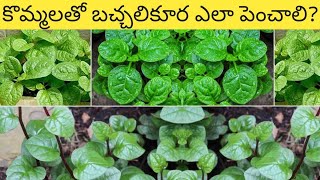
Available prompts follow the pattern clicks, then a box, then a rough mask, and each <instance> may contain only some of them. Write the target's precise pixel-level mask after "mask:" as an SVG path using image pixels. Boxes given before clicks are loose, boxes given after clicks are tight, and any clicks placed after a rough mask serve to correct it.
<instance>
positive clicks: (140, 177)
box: [120, 166, 154, 180]
mask: <svg viewBox="0 0 320 180" xmlns="http://www.w3.org/2000/svg"><path fill="white" fill-rule="evenodd" d="M120 180H154V178H153V177H151V176H149V175H146V174H144V172H143V171H142V170H141V169H139V168H137V167H134V166H128V167H125V168H124V169H122V170H121V178H120Z"/></svg>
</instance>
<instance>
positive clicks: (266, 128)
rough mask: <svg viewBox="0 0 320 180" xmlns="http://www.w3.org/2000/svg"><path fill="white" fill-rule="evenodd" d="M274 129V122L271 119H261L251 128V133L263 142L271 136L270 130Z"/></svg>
mask: <svg viewBox="0 0 320 180" xmlns="http://www.w3.org/2000/svg"><path fill="white" fill-rule="evenodd" d="M273 129H274V124H273V123H272V122H271V121H263V122H261V123H259V124H257V125H256V127H254V128H253V129H252V133H253V134H254V135H255V136H256V138H257V139H258V140H259V141H261V142H263V141H266V140H268V139H269V137H271V136H272V131H273Z"/></svg>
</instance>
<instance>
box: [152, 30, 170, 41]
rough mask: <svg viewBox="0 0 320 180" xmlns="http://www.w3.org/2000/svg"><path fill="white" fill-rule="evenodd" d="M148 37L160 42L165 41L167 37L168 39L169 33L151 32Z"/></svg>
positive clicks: (167, 31)
mask: <svg viewBox="0 0 320 180" xmlns="http://www.w3.org/2000/svg"><path fill="white" fill-rule="evenodd" d="M150 37H154V38H157V39H160V40H165V39H167V38H168V37H170V31H169V30H152V31H151V32H150Z"/></svg>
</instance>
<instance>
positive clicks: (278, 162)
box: [251, 142, 294, 180]
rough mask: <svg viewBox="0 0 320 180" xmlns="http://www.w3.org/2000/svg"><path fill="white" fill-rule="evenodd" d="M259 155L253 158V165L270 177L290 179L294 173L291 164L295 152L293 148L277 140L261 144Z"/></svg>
mask: <svg viewBox="0 0 320 180" xmlns="http://www.w3.org/2000/svg"><path fill="white" fill-rule="evenodd" d="M259 151H260V152H259V155H260V156H259V157H254V158H253V159H252V160H251V164H252V167H254V168H256V169H258V170H259V172H260V173H261V174H262V175H263V176H265V177H267V178H270V179H284V180H285V179H289V178H290V177H291V175H292V170H291V166H292V164H293V162H294V154H293V153H292V151H291V150H289V149H286V148H283V147H281V145H280V144H278V143H276V142H270V143H265V144H263V145H261V147H260V150H259Z"/></svg>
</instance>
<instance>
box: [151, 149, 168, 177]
mask: <svg viewBox="0 0 320 180" xmlns="http://www.w3.org/2000/svg"><path fill="white" fill-rule="evenodd" d="M148 164H149V166H150V167H151V169H152V170H153V171H154V172H155V173H161V172H162V170H164V169H165V168H166V167H167V166H168V163H167V161H166V159H165V158H164V157H163V156H161V155H160V154H157V153H153V152H151V153H150V154H149V156H148Z"/></svg>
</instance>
